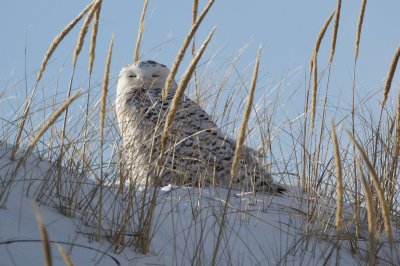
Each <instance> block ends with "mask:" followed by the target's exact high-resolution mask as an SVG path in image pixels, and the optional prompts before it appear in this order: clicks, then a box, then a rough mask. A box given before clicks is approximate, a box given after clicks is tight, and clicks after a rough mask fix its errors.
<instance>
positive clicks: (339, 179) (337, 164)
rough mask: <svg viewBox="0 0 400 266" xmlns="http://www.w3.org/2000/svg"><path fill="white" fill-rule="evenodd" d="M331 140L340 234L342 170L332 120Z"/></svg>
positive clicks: (337, 227) (340, 231)
mask: <svg viewBox="0 0 400 266" xmlns="http://www.w3.org/2000/svg"><path fill="white" fill-rule="evenodd" d="M332 140H333V150H334V156H335V169H336V179H337V181H336V182H337V185H336V191H337V206H336V230H337V232H338V234H339V235H340V234H341V233H342V230H343V229H342V227H343V171H342V161H341V159H340V151H339V141H338V138H337V134H336V129H335V123H334V122H333V120H332Z"/></svg>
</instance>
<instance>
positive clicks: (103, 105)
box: [97, 35, 114, 241]
mask: <svg viewBox="0 0 400 266" xmlns="http://www.w3.org/2000/svg"><path fill="white" fill-rule="evenodd" d="M113 45H114V35H113V36H112V37H111V41H110V45H109V47H108V53H107V60H106V68H105V71H104V76H103V89H102V93H101V101H100V150H101V154H100V156H101V158H100V184H99V186H100V193H99V201H98V204H99V208H98V211H99V217H98V221H99V227H98V234H97V240H98V241H100V239H101V236H102V217H103V181H104V175H103V160H104V158H103V157H104V152H103V150H104V121H105V118H106V103H107V92H108V81H109V74H110V64H111V57H112V49H113Z"/></svg>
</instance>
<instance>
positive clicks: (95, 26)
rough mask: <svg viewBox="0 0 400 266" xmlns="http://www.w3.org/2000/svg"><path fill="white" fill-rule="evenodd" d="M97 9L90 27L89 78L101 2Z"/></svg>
mask: <svg viewBox="0 0 400 266" xmlns="http://www.w3.org/2000/svg"><path fill="white" fill-rule="evenodd" d="M99 2H100V3H99V7H98V8H97V9H96V11H95V12H94V19H93V26H92V34H91V35H90V46H89V65H88V73H89V76H91V75H92V70H93V63H94V58H95V55H96V54H95V52H96V51H95V50H96V41H97V32H98V30H99V20H100V12H101V4H102V2H103V1H102V0H100V1H99Z"/></svg>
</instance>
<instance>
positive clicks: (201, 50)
mask: <svg viewBox="0 0 400 266" xmlns="http://www.w3.org/2000/svg"><path fill="white" fill-rule="evenodd" d="M214 32H215V27H214V28H213V29H212V30H211V31H210V33H209V34H208V36H207V38H206V39H205V40H204V42H203V44H202V45H201V46H200V48H199V51H198V52H197V53H196V55H195V57H194V58H193V59H192V62H191V63H190V65H189V67H188V69H187V70H186V72H185V74H184V75H183V78H182V80H181V82H180V83H179V86H178V88H177V89H176V92H175V95H174V98H173V99H172V102H171V105H170V109H169V111H168V114H167V118H166V120H165V126H164V130H163V133H162V136H161V151H163V147H164V146H165V144H166V142H167V139H168V130H169V128H170V127H171V125H172V122H173V121H174V118H175V114H176V111H177V109H178V106H179V103H180V101H181V98H182V96H183V94H184V92H185V90H186V87H187V85H188V83H189V81H190V79H191V78H192V74H193V71H194V70H195V68H196V66H197V63H198V62H199V60H200V58H201V57H202V55H203V53H204V51H205V49H206V48H207V45H208V43H209V42H210V40H211V37H212V36H213V35H214ZM161 153H162V152H161Z"/></svg>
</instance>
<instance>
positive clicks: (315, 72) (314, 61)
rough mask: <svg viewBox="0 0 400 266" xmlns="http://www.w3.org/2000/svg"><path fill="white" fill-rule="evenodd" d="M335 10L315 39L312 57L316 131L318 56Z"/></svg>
mask: <svg viewBox="0 0 400 266" xmlns="http://www.w3.org/2000/svg"><path fill="white" fill-rule="evenodd" d="M334 14H335V11H332V13H331V14H330V16H329V17H328V18H327V20H326V21H325V23H324V25H323V26H322V28H321V31H320V32H319V34H318V37H317V40H316V41H315V45H314V50H313V54H312V57H311V62H310V70H311V71H312V72H313V90H312V96H311V131H312V132H313V131H314V126H315V112H316V105H317V87H318V70H317V57H318V50H319V47H320V45H321V41H322V39H323V38H324V36H325V32H326V29H327V28H328V26H329V23H330V22H331V20H332V18H333V15H334Z"/></svg>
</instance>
